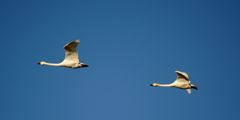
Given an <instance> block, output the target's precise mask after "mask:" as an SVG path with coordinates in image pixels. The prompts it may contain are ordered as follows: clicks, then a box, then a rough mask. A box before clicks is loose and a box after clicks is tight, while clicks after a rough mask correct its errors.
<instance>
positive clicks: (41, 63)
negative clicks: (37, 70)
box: [38, 61, 46, 65]
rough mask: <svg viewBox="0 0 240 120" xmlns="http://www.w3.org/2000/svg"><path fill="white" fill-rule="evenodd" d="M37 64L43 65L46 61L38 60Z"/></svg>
mask: <svg viewBox="0 0 240 120" xmlns="http://www.w3.org/2000/svg"><path fill="white" fill-rule="evenodd" d="M38 64H39V65H45V64H46V62H45V61H41V62H38Z"/></svg>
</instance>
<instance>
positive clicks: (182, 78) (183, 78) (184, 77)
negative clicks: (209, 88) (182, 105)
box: [151, 71, 198, 94]
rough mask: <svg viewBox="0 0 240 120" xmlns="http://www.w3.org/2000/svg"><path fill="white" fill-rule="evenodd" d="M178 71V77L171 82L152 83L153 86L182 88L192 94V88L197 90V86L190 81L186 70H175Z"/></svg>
mask: <svg viewBox="0 0 240 120" xmlns="http://www.w3.org/2000/svg"><path fill="white" fill-rule="evenodd" d="M175 72H176V73H177V79H176V80H175V81H174V82H173V83H171V84H158V83H152V84H151V86H154V87H175V88H180V89H185V90H186V91H187V92H188V94H191V89H195V90H197V89H198V88H197V86H196V85H193V84H191V83H190V80H189V76H188V74H187V73H185V72H181V71H175Z"/></svg>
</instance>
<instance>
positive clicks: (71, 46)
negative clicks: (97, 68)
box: [38, 40, 88, 68]
mask: <svg viewBox="0 0 240 120" xmlns="http://www.w3.org/2000/svg"><path fill="white" fill-rule="evenodd" d="M79 44H80V40H74V41H72V42H70V43H68V44H66V45H65V46H64V47H63V48H64V50H65V59H64V60H63V61H62V62H60V63H48V62H45V61H41V62H39V63H38V64H40V65H46V66H57V67H66V68H83V67H88V65H87V64H85V63H82V62H81V61H80V60H79V58H78V52H77V46H78V45H79Z"/></svg>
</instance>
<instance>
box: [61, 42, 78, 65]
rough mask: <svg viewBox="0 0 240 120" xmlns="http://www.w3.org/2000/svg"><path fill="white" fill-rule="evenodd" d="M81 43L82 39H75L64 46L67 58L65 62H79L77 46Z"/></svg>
mask: <svg viewBox="0 0 240 120" xmlns="http://www.w3.org/2000/svg"><path fill="white" fill-rule="evenodd" d="M79 44H80V40H74V41H72V42H70V43H68V44H66V45H65V46H64V50H65V59H64V61H63V62H74V63H79V59H78V52H77V46H78V45H79Z"/></svg>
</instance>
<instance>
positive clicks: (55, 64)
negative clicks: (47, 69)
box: [43, 62, 62, 66]
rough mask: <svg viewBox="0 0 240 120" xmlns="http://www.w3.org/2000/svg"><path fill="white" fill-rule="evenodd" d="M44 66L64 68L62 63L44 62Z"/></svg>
mask: <svg viewBox="0 0 240 120" xmlns="http://www.w3.org/2000/svg"><path fill="white" fill-rule="evenodd" d="M43 65H47V66H62V64H61V63H47V62H44V63H43Z"/></svg>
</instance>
